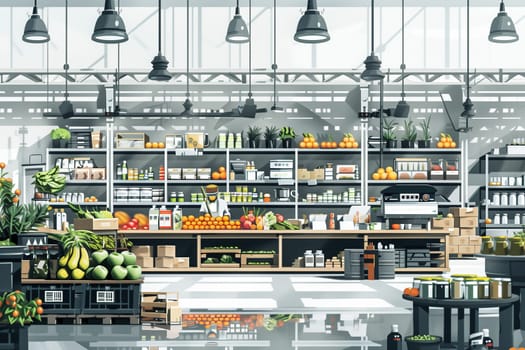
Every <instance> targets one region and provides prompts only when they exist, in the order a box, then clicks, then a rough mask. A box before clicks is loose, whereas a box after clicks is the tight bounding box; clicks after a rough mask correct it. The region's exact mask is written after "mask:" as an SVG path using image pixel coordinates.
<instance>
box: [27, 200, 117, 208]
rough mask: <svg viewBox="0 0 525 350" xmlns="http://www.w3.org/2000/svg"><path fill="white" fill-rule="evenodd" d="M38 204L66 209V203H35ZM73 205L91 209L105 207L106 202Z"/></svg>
mask: <svg viewBox="0 0 525 350" xmlns="http://www.w3.org/2000/svg"><path fill="white" fill-rule="evenodd" d="M37 203H39V204H46V205H50V206H52V207H67V206H68V205H67V203H66V202H47V201H45V202H40V201H39V202H37ZM73 204H75V205H80V206H82V207H88V206H91V207H105V206H107V205H108V203H107V202H82V203H73Z"/></svg>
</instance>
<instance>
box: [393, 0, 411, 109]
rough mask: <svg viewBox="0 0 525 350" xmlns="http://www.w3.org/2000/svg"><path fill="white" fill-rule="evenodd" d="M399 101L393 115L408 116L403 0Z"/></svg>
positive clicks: (403, 2)
mask: <svg viewBox="0 0 525 350" xmlns="http://www.w3.org/2000/svg"><path fill="white" fill-rule="evenodd" d="M400 68H401V101H399V102H398V103H397V106H396V109H395V110H394V117H397V118H408V114H409V113H410V106H409V105H408V103H406V101H405V68H406V66H405V0H401V67H400Z"/></svg>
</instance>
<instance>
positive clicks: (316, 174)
mask: <svg viewBox="0 0 525 350" xmlns="http://www.w3.org/2000/svg"><path fill="white" fill-rule="evenodd" d="M310 180H324V169H314V170H312V171H310Z"/></svg>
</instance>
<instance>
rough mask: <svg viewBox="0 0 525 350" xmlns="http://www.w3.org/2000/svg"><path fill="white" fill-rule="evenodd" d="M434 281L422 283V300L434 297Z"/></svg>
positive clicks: (420, 293)
mask: <svg viewBox="0 0 525 350" xmlns="http://www.w3.org/2000/svg"><path fill="white" fill-rule="evenodd" d="M433 292H434V281H421V284H420V285H419V296H420V297H421V298H433V297H434V293H433Z"/></svg>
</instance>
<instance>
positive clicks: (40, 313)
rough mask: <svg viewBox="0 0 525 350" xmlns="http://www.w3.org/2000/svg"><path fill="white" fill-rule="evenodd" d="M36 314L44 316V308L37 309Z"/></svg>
mask: <svg viewBox="0 0 525 350" xmlns="http://www.w3.org/2000/svg"><path fill="white" fill-rule="evenodd" d="M36 313H37V314H39V315H42V314H43V313H44V308H43V307H42V306H39V307H37V308H36Z"/></svg>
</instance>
